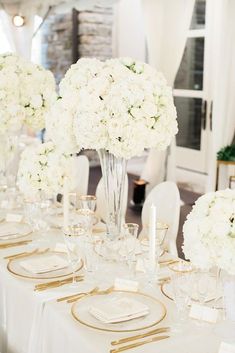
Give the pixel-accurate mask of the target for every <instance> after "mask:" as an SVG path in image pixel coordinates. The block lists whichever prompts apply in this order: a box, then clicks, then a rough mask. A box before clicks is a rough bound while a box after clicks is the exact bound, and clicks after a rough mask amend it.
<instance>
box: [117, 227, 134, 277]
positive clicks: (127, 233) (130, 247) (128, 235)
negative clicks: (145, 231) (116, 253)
mask: <svg viewBox="0 0 235 353" xmlns="http://www.w3.org/2000/svg"><path fill="white" fill-rule="evenodd" d="M123 228H124V237H123V238H122V239H121V240H120V241H122V242H123V243H124V252H123V253H124V256H125V258H126V262H127V265H128V267H129V270H130V271H131V273H132V275H134V274H135V263H136V247H137V242H138V239H137V237H138V231H139V225H138V224H137V223H125V224H124V226H123Z"/></svg>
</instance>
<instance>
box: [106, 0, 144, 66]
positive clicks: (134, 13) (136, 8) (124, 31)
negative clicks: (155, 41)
mask: <svg viewBox="0 0 235 353" xmlns="http://www.w3.org/2000/svg"><path fill="white" fill-rule="evenodd" d="M130 13H131V16H130ZM113 23H114V24H113V56H115V57H122V56H124V57H125V56H129V57H132V58H134V59H136V60H140V61H145V60H146V41H145V31H144V23H143V11H142V4H141V0H119V1H118V2H117V3H116V4H115V5H114V19H113ZM137 43H138V44H137Z"/></svg>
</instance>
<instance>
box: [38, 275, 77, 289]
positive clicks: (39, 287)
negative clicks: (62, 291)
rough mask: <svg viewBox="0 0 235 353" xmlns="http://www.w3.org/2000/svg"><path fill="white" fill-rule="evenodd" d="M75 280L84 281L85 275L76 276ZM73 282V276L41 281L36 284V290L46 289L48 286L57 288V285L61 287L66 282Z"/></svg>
mask: <svg viewBox="0 0 235 353" xmlns="http://www.w3.org/2000/svg"><path fill="white" fill-rule="evenodd" d="M75 280H76V282H81V281H83V276H76V277H75ZM71 282H73V277H68V278H65V279H63V280H57V281H53V282H46V283H39V284H36V285H35V287H34V290H35V291H42V290H45V289H48V288H56V287H60V286H63V285H64V284H67V283H71Z"/></svg>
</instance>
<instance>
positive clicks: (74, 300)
mask: <svg viewBox="0 0 235 353" xmlns="http://www.w3.org/2000/svg"><path fill="white" fill-rule="evenodd" d="M113 288H114V287H113V286H112V287H110V288H107V289H105V290H97V291H95V292H94V293H86V294H108V293H111V292H112V291H113ZM83 296H84V295H82V296H79V295H78V296H77V297H74V298H71V299H69V300H67V303H73V302H76V301H77V300H78V299H80V298H81V297H83Z"/></svg>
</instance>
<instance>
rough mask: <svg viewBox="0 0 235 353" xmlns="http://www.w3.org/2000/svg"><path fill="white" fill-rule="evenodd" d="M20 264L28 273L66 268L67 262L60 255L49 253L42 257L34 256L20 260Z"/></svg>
mask: <svg viewBox="0 0 235 353" xmlns="http://www.w3.org/2000/svg"><path fill="white" fill-rule="evenodd" d="M20 266H21V267H22V268H24V269H25V270H26V271H28V272H30V273H36V274H40V273H46V272H51V271H55V270H61V269H62V268H66V267H67V266H68V262H67V261H66V260H65V259H63V258H62V257H60V256H57V255H50V256H47V257H44V258H43V259H42V258H34V259H28V260H25V261H21V262H20Z"/></svg>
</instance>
